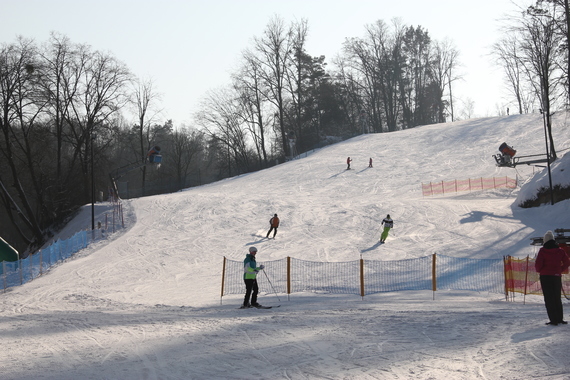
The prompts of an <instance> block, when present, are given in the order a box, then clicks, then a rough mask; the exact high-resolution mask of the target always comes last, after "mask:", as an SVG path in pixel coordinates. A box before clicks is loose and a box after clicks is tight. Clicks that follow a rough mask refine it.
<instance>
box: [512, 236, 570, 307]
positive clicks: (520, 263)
mask: <svg viewBox="0 0 570 380" xmlns="http://www.w3.org/2000/svg"><path fill="white" fill-rule="evenodd" d="M560 247H561V248H562V249H564V250H565V251H566V253H570V246H567V245H564V244H560ZM534 263H535V259H531V258H530V257H527V258H525V259H516V258H514V257H510V256H507V257H506V258H505V290H506V292H507V293H509V292H510V293H522V294H538V295H541V294H542V288H541V287H540V275H539V274H538V273H537V272H536V270H535V269H534ZM562 290H563V292H564V294H565V295H568V296H570V274H568V271H566V272H565V273H564V274H562Z"/></svg>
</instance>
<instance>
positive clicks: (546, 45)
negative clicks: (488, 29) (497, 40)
mask: <svg viewBox="0 0 570 380" xmlns="http://www.w3.org/2000/svg"><path fill="white" fill-rule="evenodd" d="M550 12H552V9H547V8H541V9H536V8H533V7H531V8H529V9H528V11H527V12H526V13H525V14H524V15H523V17H522V19H521V20H520V21H521V24H520V26H519V27H518V31H519V33H520V34H521V44H520V47H521V52H522V53H523V54H524V58H523V60H522V62H523V64H524V67H525V70H526V72H527V73H528V77H529V80H530V82H531V84H532V86H533V87H534V88H535V91H536V93H537V94H538V95H539V99H540V104H541V110H542V112H543V114H544V117H545V122H546V129H547V132H548V139H549V142H550V154H551V156H552V158H553V159H556V150H555V147H554V139H553V137H552V123H551V116H552V113H551V112H552V108H553V105H554V104H556V102H557V99H558V96H559V91H558V90H559V84H560V81H559V78H560V77H559V76H558V75H557V74H556V70H557V69H558V67H557V65H556V53H557V52H558V51H560V39H558V38H556V32H555V31H556V24H555V21H554V18H553V17H552V14H551V13H550Z"/></svg>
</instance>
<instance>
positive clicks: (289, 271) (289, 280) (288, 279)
mask: <svg viewBox="0 0 570 380" xmlns="http://www.w3.org/2000/svg"><path fill="white" fill-rule="evenodd" d="M287 294H291V257H290V256H287Z"/></svg>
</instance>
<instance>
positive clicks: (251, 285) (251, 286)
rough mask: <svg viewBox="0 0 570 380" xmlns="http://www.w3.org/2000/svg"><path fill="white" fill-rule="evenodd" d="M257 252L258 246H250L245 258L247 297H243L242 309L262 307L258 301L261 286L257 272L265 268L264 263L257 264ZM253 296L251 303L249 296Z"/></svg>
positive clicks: (244, 276)
mask: <svg viewBox="0 0 570 380" xmlns="http://www.w3.org/2000/svg"><path fill="white" fill-rule="evenodd" d="M256 254H257V248H255V247H249V253H248V254H247V255H246V256H245V260H243V281H244V282H245V298H244V299H243V305H242V306H241V307H240V309H248V308H250V307H257V308H261V307H262V306H261V305H260V304H258V303H257V293H258V292H259V286H258V285H257V278H256V277H257V273H258V272H259V271H260V270H263V268H264V266H263V264H262V265H260V266H257V263H256V262H255V255H256ZM250 296H251V303H249V297H250Z"/></svg>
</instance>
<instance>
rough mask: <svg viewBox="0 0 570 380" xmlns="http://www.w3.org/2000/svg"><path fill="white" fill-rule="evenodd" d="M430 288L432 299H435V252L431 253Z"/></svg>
mask: <svg viewBox="0 0 570 380" xmlns="http://www.w3.org/2000/svg"><path fill="white" fill-rule="evenodd" d="M431 257H432V259H431V289H432V291H433V299H435V292H436V290H437V271H436V263H435V262H436V257H437V254H436V253H434V254H433V255H431Z"/></svg>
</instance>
